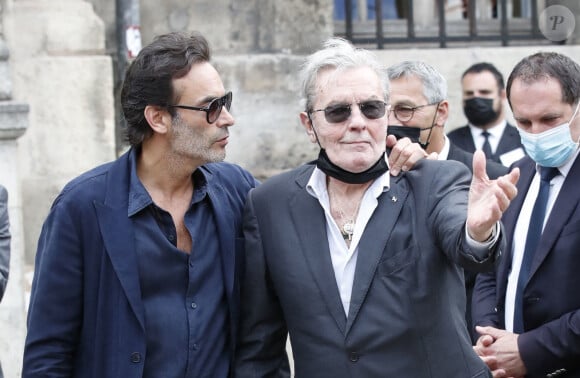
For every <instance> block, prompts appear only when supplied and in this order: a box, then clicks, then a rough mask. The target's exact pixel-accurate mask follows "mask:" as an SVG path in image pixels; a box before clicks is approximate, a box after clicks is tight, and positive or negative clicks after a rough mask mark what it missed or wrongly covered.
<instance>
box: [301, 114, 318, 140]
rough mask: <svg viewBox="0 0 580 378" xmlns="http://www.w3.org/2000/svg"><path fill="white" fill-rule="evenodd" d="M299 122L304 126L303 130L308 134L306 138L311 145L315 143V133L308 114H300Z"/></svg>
mask: <svg viewBox="0 0 580 378" xmlns="http://www.w3.org/2000/svg"><path fill="white" fill-rule="evenodd" d="M300 122H301V123H302V126H304V129H305V130H306V134H308V138H309V139H310V141H311V142H312V143H316V133H315V132H314V129H313V126H312V121H311V120H310V117H309V116H308V113H306V112H302V113H300Z"/></svg>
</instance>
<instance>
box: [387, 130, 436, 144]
mask: <svg viewBox="0 0 580 378" xmlns="http://www.w3.org/2000/svg"><path fill="white" fill-rule="evenodd" d="M433 127H435V126H431V127H424V128H419V127H411V126H399V125H389V126H388V128H387V135H394V136H395V138H397V140H399V139H401V138H405V137H406V138H409V140H411V142H413V143H419V146H421V148H422V149H424V150H426V149H427V147H428V146H429V138H431V132H429V138H428V139H427V142H425V143H422V142H421V140H420V139H421V131H422V130H430V129H433Z"/></svg>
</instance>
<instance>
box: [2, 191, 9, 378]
mask: <svg viewBox="0 0 580 378" xmlns="http://www.w3.org/2000/svg"><path fill="white" fill-rule="evenodd" d="M9 267H10V222H9V221H8V192H7V191H6V188H4V187H3V186H1V185H0V300H2V297H3V296H4V292H5V291H6V284H7V283H8V270H9ZM0 374H1V373H0Z"/></svg>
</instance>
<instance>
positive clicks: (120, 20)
mask: <svg viewBox="0 0 580 378" xmlns="http://www.w3.org/2000/svg"><path fill="white" fill-rule="evenodd" d="M116 24H117V57H116V58H117V64H116V68H117V69H116V72H115V79H116V80H115V100H116V101H115V104H116V106H115V110H116V120H117V122H116V127H115V142H116V150H117V155H119V154H120V153H121V152H122V151H123V149H124V146H123V134H124V130H125V120H124V118H123V115H122V110H121V101H120V94H121V86H122V84H123V80H124V79H125V71H126V70H127V67H128V66H129V64H130V62H131V61H132V60H133V59H134V58H135V57H136V56H137V54H138V53H139V51H140V50H141V28H140V25H141V23H140V16H139V0H116Z"/></svg>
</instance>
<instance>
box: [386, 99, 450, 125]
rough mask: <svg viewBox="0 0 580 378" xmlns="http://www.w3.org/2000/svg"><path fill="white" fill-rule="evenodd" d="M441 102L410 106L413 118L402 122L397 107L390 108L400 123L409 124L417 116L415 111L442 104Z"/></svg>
mask: <svg viewBox="0 0 580 378" xmlns="http://www.w3.org/2000/svg"><path fill="white" fill-rule="evenodd" d="M440 103H441V101H436V102H431V103H429V104H425V105H418V106H410V107H409V109H410V110H411V116H410V117H409V118H407V119H405V120H402V119H400V118H399V116H398V115H397V110H396V109H397V105H395V106H392V107H391V108H390V111H391V112H392V113H393V114H394V115H395V118H396V119H397V120H398V121H399V122H409V121H410V120H412V119H413V117H414V116H415V111H416V110H417V109H422V108H426V107H427V106H432V105H438V104H440Z"/></svg>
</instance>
